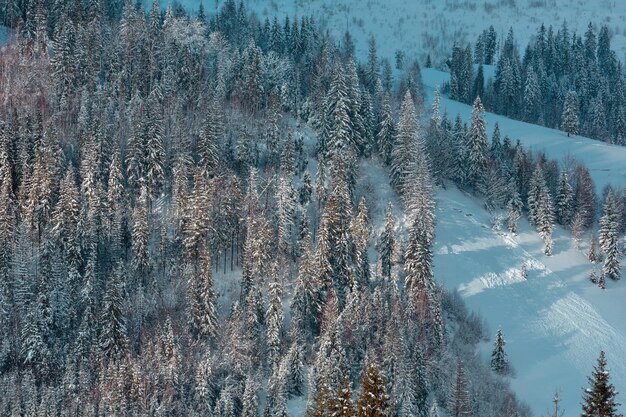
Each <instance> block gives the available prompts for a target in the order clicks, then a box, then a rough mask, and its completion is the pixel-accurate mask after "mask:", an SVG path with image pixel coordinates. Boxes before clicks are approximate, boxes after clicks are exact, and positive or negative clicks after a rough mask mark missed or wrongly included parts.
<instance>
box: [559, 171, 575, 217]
mask: <svg viewBox="0 0 626 417" xmlns="http://www.w3.org/2000/svg"><path fill="white" fill-rule="evenodd" d="M573 217H574V189H573V187H572V185H571V184H570V182H569V178H568V175H567V171H566V170H562V171H561V174H560V175H559V182H558V189H557V195H556V220H557V222H558V223H559V224H560V225H563V226H569V225H570V224H571V222H572V218H573Z"/></svg>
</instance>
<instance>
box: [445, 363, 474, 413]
mask: <svg viewBox="0 0 626 417" xmlns="http://www.w3.org/2000/svg"><path fill="white" fill-rule="evenodd" d="M448 412H449V414H450V416H453V417H467V416H471V415H472V404H471V397H470V393H469V389H468V386H467V380H466V379H465V368H464V366H463V362H461V361H460V360H459V361H458V362H457V365H456V377H455V380H454V386H453V387H452V393H451V397H450V405H449V406H448Z"/></svg>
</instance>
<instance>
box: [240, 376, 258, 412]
mask: <svg viewBox="0 0 626 417" xmlns="http://www.w3.org/2000/svg"><path fill="white" fill-rule="evenodd" d="M256 390H257V388H256V383H255V382H254V379H253V378H252V377H250V376H248V377H247V378H246V383H245V388H244V391H243V400H242V404H241V417H258V415H259V399H258V395H257V392H256Z"/></svg>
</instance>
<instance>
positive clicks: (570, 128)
mask: <svg viewBox="0 0 626 417" xmlns="http://www.w3.org/2000/svg"><path fill="white" fill-rule="evenodd" d="M579 125H580V122H579V121H578V96H577V95H576V92H575V91H569V92H568V93H567V96H566V97H565V104H564V105H563V114H562V116H561V130H563V131H565V132H566V133H567V136H568V137H569V136H576V135H578V132H579Z"/></svg>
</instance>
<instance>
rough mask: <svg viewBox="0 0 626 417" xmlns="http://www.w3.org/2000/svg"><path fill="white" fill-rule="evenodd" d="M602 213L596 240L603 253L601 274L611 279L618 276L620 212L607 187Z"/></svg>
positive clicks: (615, 278) (611, 191)
mask: <svg viewBox="0 0 626 417" xmlns="http://www.w3.org/2000/svg"><path fill="white" fill-rule="evenodd" d="M603 211H604V213H603V214H602V217H601V218H600V231H599V235H598V241H599V243H600V248H601V249H602V251H603V252H604V253H605V255H606V256H605V258H604V265H603V266H602V275H603V276H606V277H608V278H610V279H612V280H618V279H619V278H620V274H621V272H620V265H619V249H618V247H617V245H618V232H619V227H620V226H619V224H620V214H619V210H618V207H617V201H616V199H615V197H614V195H613V190H611V189H609V192H608V193H607V195H606V199H605V201H604V210H603Z"/></svg>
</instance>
